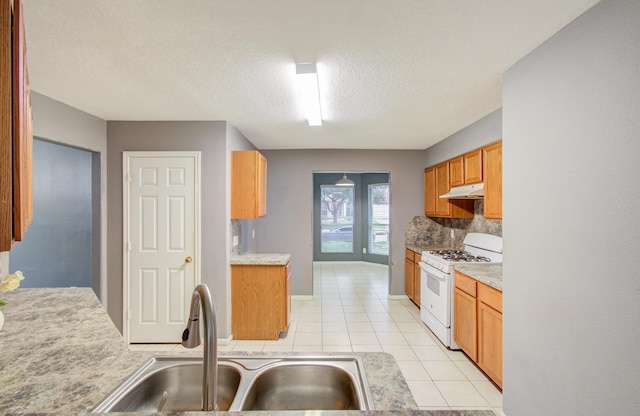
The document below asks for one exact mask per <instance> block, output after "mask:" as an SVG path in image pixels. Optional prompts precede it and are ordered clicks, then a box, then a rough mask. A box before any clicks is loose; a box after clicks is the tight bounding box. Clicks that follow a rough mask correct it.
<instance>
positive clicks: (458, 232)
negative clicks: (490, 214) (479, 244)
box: [405, 199, 502, 248]
mask: <svg viewBox="0 0 640 416" xmlns="http://www.w3.org/2000/svg"><path fill="white" fill-rule="evenodd" d="M473 212H474V216H473V218H432V217H425V216H417V217H414V218H413V219H412V220H411V221H410V222H409V223H408V224H407V225H406V226H405V243H406V244H409V245H417V246H428V245H446V246H451V247H454V248H462V247H463V246H464V243H463V240H464V237H465V236H466V235H467V233H470V232H474V233H485V234H492V235H497V236H501V237H502V221H500V220H486V219H485V218H484V215H483V214H484V200H482V199H476V200H475V201H474V205H473ZM451 230H453V235H454V237H453V239H452V238H451Z"/></svg>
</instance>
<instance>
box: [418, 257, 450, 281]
mask: <svg viewBox="0 0 640 416" xmlns="http://www.w3.org/2000/svg"><path fill="white" fill-rule="evenodd" d="M420 268H421V269H422V271H423V272H425V273H426V274H427V275H428V276H431V277H434V278H436V279H438V280H440V281H441V282H446V281H447V277H448V276H449V275H448V274H447V273H444V272H443V271H441V270H438V269H436V268H435V267H432V266H429V265H428V264H427V263H425V262H422V261H421V262H420Z"/></svg>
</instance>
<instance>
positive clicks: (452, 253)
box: [429, 250, 491, 262]
mask: <svg viewBox="0 0 640 416" xmlns="http://www.w3.org/2000/svg"><path fill="white" fill-rule="evenodd" d="M429 253H431V254H433V255H436V256H438V257H442V258H443V259H444V260H448V261H467V262H481V261H488V262H490V261H491V259H490V258H488V257H484V256H474V255H473V254H471V253H469V252H468V251H462V250H432V251H430V252H429Z"/></svg>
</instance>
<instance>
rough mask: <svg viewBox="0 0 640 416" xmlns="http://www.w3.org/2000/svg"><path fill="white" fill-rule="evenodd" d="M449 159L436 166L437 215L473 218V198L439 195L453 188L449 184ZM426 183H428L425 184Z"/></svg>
mask: <svg viewBox="0 0 640 416" xmlns="http://www.w3.org/2000/svg"><path fill="white" fill-rule="evenodd" d="M449 168H450V166H449V161H446V162H443V163H440V164H438V165H436V166H435V168H434V170H435V184H436V186H435V188H436V196H435V200H436V205H435V206H436V209H435V215H433V216H435V217H446V218H473V201H472V200H455V199H442V198H440V197H439V196H440V195H443V194H446V193H447V192H449V189H451V186H450V185H449ZM425 185H426V184H425Z"/></svg>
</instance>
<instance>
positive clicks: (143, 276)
mask: <svg viewBox="0 0 640 416" xmlns="http://www.w3.org/2000/svg"><path fill="white" fill-rule="evenodd" d="M199 159H200V153H199V152H125V153H124V155H123V178H124V186H123V189H124V195H123V203H124V211H123V216H124V218H123V224H124V233H123V235H124V241H123V243H124V253H123V254H124V256H123V260H124V286H123V289H124V299H123V300H124V302H123V305H124V308H125V311H124V317H125V318H124V321H125V322H124V329H125V334H126V337H127V339H128V341H129V342H130V343H162V342H179V341H180V340H181V334H182V331H183V330H184V328H185V325H186V321H187V315H188V312H189V311H188V308H189V301H190V299H191V292H192V291H193V289H194V288H195V286H196V284H197V283H198V282H199V280H200V278H199V263H200V262H199V233H198V231H199V224H200V217H199V215H200V210H199V205H200V202H199V199H200V198H199V194H200V178H199V176H200V163H199Z"/></svg>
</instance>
